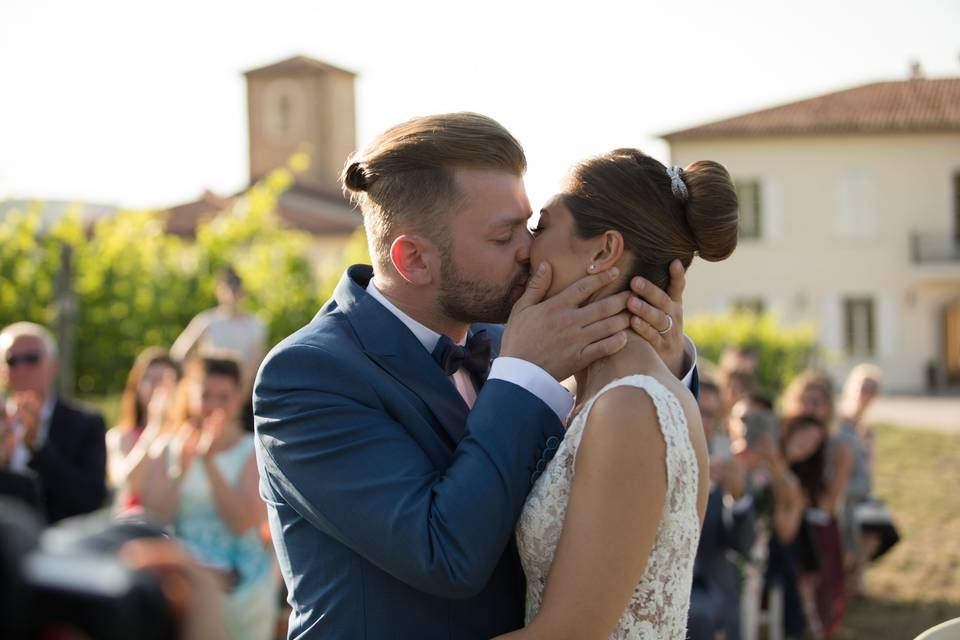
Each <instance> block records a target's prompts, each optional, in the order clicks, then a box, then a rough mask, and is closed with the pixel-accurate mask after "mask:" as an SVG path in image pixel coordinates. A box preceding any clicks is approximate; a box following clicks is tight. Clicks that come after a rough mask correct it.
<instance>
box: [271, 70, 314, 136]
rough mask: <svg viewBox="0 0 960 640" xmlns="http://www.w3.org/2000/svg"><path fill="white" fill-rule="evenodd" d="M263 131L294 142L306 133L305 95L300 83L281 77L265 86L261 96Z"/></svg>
mask: <svg viewBox="0 0 960 640" xmlns="http://www.w3.org/2000/svg"><path fill="white" fill-rule="evenodd" d="M260 109H261V110H262V113H263V118H262V120H261V122H262V126H263V133H264V135H265V136H266V137H267V139H268V140H272V141H274V142H292V143H296V142H299V141H301V140H303V137H304V134H305V133H306V129H305V126H304V125H305V123H306V120H307V95H306V90H305V89H304V87H303V85H302V84H300V83H299V82H297V81H296V80H292V79H288V78H284V79H279V80H272V81H271V82H270V83H269V84H267V86H266V87H264V90H263V95H262V96H261V100H260Z"/></svg>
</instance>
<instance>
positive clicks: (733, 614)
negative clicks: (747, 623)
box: [690, 487, 756, 640]
mask: <svg viewBox="0 0 960 640" xmlns="http://www.w3.org/2000/svg"><path fill="white" fill-rule="evenodd" d="M729 515H730V517H729V520H727V519H726V517H725V515H724V506H723V490H722V489H721V488H719V487H715V488H714V489H713V490H711V492H710V495H709V497H708V499H707V511H706V513H705V514H704V517H703V527H702V528H701V530H700V543H699V545H698V546H697V557H696V560H695V561H694V565H693V592H692V595H691V598H692V602H691V609H690V612H691V615H693V614H694V612H695V611H697V612H703V613H705V614H706V615H708V617H710V618H711V619H712V620H714V621H715V624H716V625H717V626H716V628H714V629H711V630H709V633H708V635H706V636H704V637H707V638H711V639H712V638H713V636H714V632H715V631H717V630H719V629H723V630H724V631H725V633H726V637H727V638H728V639H729V640H739V638H740V577H739V573H738V571H737V568H736V567H735V566H734V565H733V564H732V563H731V562H730V560H729V559H728V557H727V552H728V551H735V552H737V553H739V554H740V555H742V556H747V555H748V554H749V552H750V547H751V546H752V545H753V541H754V537H755V531H756V513H755V511H754V509H753V505H752V504H751V506H749V507H748V508H746V509H744V510H742V511H731V512H730V514H729ZM697 626H698V625H693V624H691V627H690V628H691V631H692V630H693V629H695V628H697ZM690 638H691V640H700V637H699V636H698V635H697V634H695V633H691V634H690Z"/></svg>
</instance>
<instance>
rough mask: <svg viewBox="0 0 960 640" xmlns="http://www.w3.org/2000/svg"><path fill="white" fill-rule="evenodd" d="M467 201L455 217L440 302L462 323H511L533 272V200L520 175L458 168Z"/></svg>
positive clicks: (459, 179) (461, 190) (459, 178)
mask: <svg viewBox="0 0 960 640" xmlns="http://www.w3.org/2000/svg"><path fill="white" fill-rule="evenodd" d="M455 176H456V180H457V185H458V187H459V188H460V192H461V193H462V194H463V196H464V197H463V202H462V206H461V207H460V209H459V210H458V211H457V212H456V213H454V214H453V215H452V216H451V219H450V242H449V244H448V246H447V247H446V251H444V255H443V267H442V274H441V282H440V293H439V302H440V305H441V307H442V309H443V311H444V313H445V314H446V315H447V316H448V317H450V318H452V319H455V320H458V321H460V322H495V323H502V322H506V320H507V317H508V316H509V315H510V310H511V308H512V307H513V303H514V302H516V301H517V299H518V298H519V297H520V296H521V295H522V294H523V290H524V287H525V286H526V284H527V278H528V277H529V275H530V244H531V242H532V238H531V236H530V233H529V232H528V231H527V227H526V224H527V219H528V218H529V217H530V201H529V200H528V199H527V192H526V189H524V186H523V179H522V178H521V177H520V176H516V175H513V174H511V173H509V172H504V171H495V170H489V169H456V171H455Z"/></svg>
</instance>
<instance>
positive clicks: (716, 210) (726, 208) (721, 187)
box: [682, 160, 740, 262]
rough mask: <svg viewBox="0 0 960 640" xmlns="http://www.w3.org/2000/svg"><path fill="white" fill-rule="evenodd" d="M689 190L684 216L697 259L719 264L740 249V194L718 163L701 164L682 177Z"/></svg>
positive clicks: (687, 169) (688, 167) (689, 168)
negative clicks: (738, 202)
mask: <svg viewBox="0 0 960 640" xmlns="http://www.w3.org/2000/svg"><path fill="white" fill-rule="evenodd" d="M682 177H683V182H684V184H685V185H686V187H687V192H688V196H687V200H686V204H684V212H685V215H686V217H687V224H688V225H689V226H690V231H691V232H692V233H693V239H694V242H695V243H696V245H697V255H699V256H700V257H701V258H703V259H704V260H709V261H711V262H718V261H720V260H724V259H726V258H729V257H730V255H731V254H732V253H733V250H734V249H736V248H737V228H738V225H739V221H740V215H739V208H738V205H737V190H736V188H734V186H733V181H732V180H731V179H730V174H729V173H728V172H727V170H726V169H725V168H724V167H723V165H721V164H720V163H718V162H713V161H712V160H698V161H696V162H694V163H692V164H689V165H687V166H686V167H685V168H684V169H683V173H682Z"/></svg>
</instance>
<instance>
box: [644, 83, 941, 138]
mask: <svg viewBox="0 0 960 640" xmlns="http://www.w3.org/2000/svg"><path fill="white" fill-rule="evenodd" d="M934 131H960V78H938V79H925V78H918V79H913V80H904V81H899V82H878V83H874V84H868V85H863V86H860V87H855V88H853V89H847V90H845V91H837V92H835V93H828V94H826V95H822V96H817V97H815V98H809V99H807V100H801V101H799V102H791V103H789V104H785V105H781V106H778V107H773V108H770V109H763V110H761V111H754V112H753V113H747V114H744V115H741V116H736V117H733V118H727V119H724V120H718V121H715V122H710V123H707V124H703V125H700V126H696V127H692V128H689V129H682V130H679V131H673V132H671V133H666V134H663V135H662V136H661V137H663V138H666V139H667V140H670V141H675V140H684V139H693V138H730V137H754V136H772V135H803V134H825V133H828V134H829V133H836V134H841V133H893V132H934Z"/></svg>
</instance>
